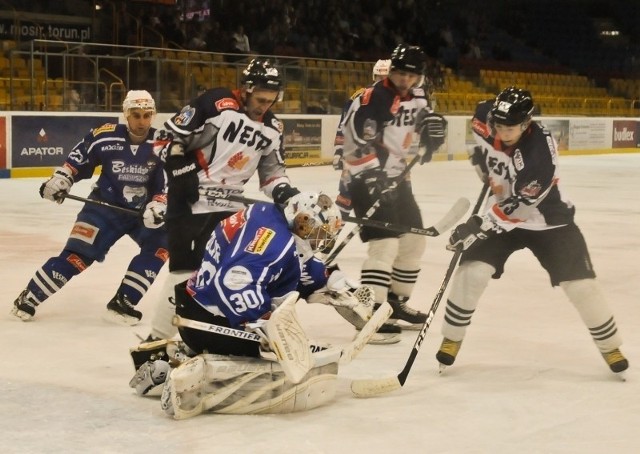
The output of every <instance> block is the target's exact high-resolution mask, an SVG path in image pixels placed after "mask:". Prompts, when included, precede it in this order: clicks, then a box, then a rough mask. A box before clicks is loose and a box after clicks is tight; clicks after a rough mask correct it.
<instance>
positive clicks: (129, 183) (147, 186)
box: [11, 90, 168, 325]
mask: <svg viewBox="0 0 640 454" xmlns="http://www.w3.org/2000/svg"><path fill="white" fill-rule="evenodd" d="M122 107H123V111H124V116H125V119H126V121H127V124H126V125H125V124H105V125H102V126H100V127H98V128H95V129H93V130H92V131H91V133H89V134H88V135H87V136H86V137H85V138H84V139H83V140H82V141H80V142H79V143H78V144H77V145H76V146H75V147H74V148H73V150H71V152H70V153H69V155H68V157H67V159H66V160H65V162H64V164H63V166H62V167H58V168H57V169H56V170H55V172H54V174H53V176H52V177H51V178H50V179H49V180H48V181H47V182H45V183H43V184H42V186H41V187H40V195H41V196H42V197H43V198H45V199H47V200H51V201H54V202H57V203H62V202H63V201H64V198H65V195H66V194H67V193H68V192H69V190H70V189H71V186H72V185H73V184H74V183H75V182H77V181H80V180H84V179H87V178H92V177H93V172H94V170H95V169H96V168H97V167H98V166H102V170H101V172H100V176H99V177H98V179H97V181H96V182H95V184H94V187H93V190H92V192H91V194H90V195H89V198H90V199H93V200H96V201H101V202H107V203H109V204H111V205H115V206H118V207H123V208H128V209H134V210H140V212H141V216H138V217H136V216H132V215H131V214H128V213H123V212H121V211H117V210H115V209H113V208H110V207H106V206H103V205H99V204H93V203H85V205H84V207H83V208H82V209H81V210H80V212H79V213H78V217H77V219H76V222H75V224H74V226H73V229H72V230H71V234H70V236H69V239H68V240H67V244H66V245H65V247H64V249H63V250H62V252H61V253H60V255H58V256H56V257H51V258H50V259H49V260H48V261H47V262H45V264H44V265H42V267H40V268H39V269H38V270H37V271H36V273H35V275H34V276H33V278H32V279H31V280H30V281H29V283H28V284H27V288H25V289H24V291H23V292H22V293H21V294H20V296H19V297H18V298H17V299H16V301H15V302H14V306H13V308H12V311H11V313H12V314H13V315H15V316H16V317H18V318H20V319H22V320H24V321H27V320H31V319H32V318H33V316H34V315H35V312H36V308H37V307H38V306H39V305H40V304H41V303H42V302H43V301H44V300H46V299H47V298H49V297H50V296H51V295H53V294H54V293H56V292H57V291H58V290H60V289H61V288H62V287H63V286H64V285H65V284H67V283H68V282H69V280H71V278H73V277H74V276H76V275H78V274H80V273H81V272H82V271H84V270H85V269H87V268H88V267H89V266H90V265H91V264H92V263H93V262H94V261H96V260H97V261H99V262H101V261H103V260H104V259H105V256H106V254H107V252H108V251H109V249H110V248H111V246H113V245H114V244H115V243H116V241H118V240H119V239H120V238H122V237H123V236H124V235H128V236H129V237H131V239H133V240H134V241H135V242H136V244H137V245H138V246H139V247H140V252H139V253H138V254H137V255H136V256H135V257H134V258H133V259H132V260H131V262H130V263H129V267H128V269H127V272H126V273H125V276H124V278H123V279H122V282H121V284H120V287H119V288H118V290H117V292H116V295H115V296H114V297H113V299H112V300H111V301H109V303H108V304H107V309H108V311H107V317H108V318H109V319H112V320H114V321H117V322H123V323H125V324H128V325H134V324H136V323H137V322H138V321H139V320H140V319H141V318H142V313H141V312H140V311H138V310H136V309H135V305H136V304H137V303H138V302H139V301H140V299H141V298H142V297H143V296H144V294H145V293H146V291H147V290H148V289H149V287H150V286H151V284H152V283H153V281H154V280H155V278H156V276H157V274H158V272H159V271H160V269H161V268H162V265H163V264H164V262H165V261H166V260H167V257H168V252H167V235H166V231H165V229H164V227H163V223H164V213H165V211H166V195H165V177H164V172H163V170H162V162H161V160H160V159H159V158H158V156H157V155H156V154H155V153H154V150H153V144H154V140H153V137H154V133H155V130H154V129H153V128H152V127H151V122H152V120H153V117H154V115H155V113H156V107H155V102H154V100H153V98H152V97H151V95H150V94H149V93H148V92H147V91H144V90H131V91H129V92H128V93H127V96H126V98H125V100H124V103H123V106H122Z"/></svg>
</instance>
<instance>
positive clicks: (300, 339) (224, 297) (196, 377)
mask: <svg viewBox="0 0 640 454" xmlns="http://www.w3.org/2000/svg"><path fill="white" fill-rule="evenodd" d="M340 226H341V221H340V212H339V210H338V209H337V208H336V206H335V204H334V202H333V201H332V200H331V198H330V197H329V196H327V195H326V194H317V193H302V194H300V195H299V197H298V198H297V199H296V201H293V199H292V200H291V201H290V203H288V204H287V205H286V206H285V207H284V208H283V207H282V206H281V205H277V204H272V203H263V202H259V203H256V204H254V205H250V206H249V207H248V208H246V209H244V210H242V211H239V212H237V213H235V214H233V215H232V216H230V217H228V218H226V219H224V220H223V221H222V222H220V223H219V224H218V226H217V227H216V228H215V229H214V231H213V233H212V234H211V237H210V239H209V241H208V243H207V245H206V250H205V253H204V258H203V260H202V263H201V265H200V267H199V269H198V270H197V272H195V273H194V274H193V275H192V276H191V277H190V278H189V279H188V281H186V282H183V283H181V284H178V285H177V286H176V288H175V292H176V314H177V317H176V320H175V323H176V324H177V325H178V326H179V327H180V328H179V329H180V335H181V337H182V340H183V341H184V344H186V348H183V351H185V352H187V353H188V355H187V356H190V357H191V358H190V359H186V358H185V357H184V356H183V357H181V358H179V357H178V356H174V357H173V358H171V361H172V364H171V366H173V367H175V366H177V367H176V368H175V369H173V370H170V365H169V363H168V362H167V361H164V360H163V359H154V360H150V361H148V362H145V363H143V364H142V365H141V366H140V367H139V368H138V370H137V372H136V375H135V376H134V378H133V379H132V380H131V382H130V386H131V387H134V388H136V391H137V392H138V393H139V394H140V395H147V394H148V393H149V392H150V390H151V389H153V388H155V387H157V386H159V385H162V384H163V382H164V380H165V378H167V376H168V377H169V379H168V381H167V382H166V383H165V384H164V389H163V395H162V400H161V402H162V406H163V409H164V410H165V411H166V412H167V413H169V414H171V415H172V416H174V417H176V418H178V419H183V418H186V417H190V416H195V415H197V414H199V413H201V412H203V411H207V410H208V411H213V412H221V413H285V412H291V411H299V410H307V409H310V408H314V407H315V406H318V405H321V404H323V403H325V402H327V401H328V400H330V399H331V398H332V397H333V395H334V394H335V378H336V374H337V371H338V362H337V361H338V359H339V357H340V353H339V352H337V351H336V350H335V349H331V348H328V347H326V346H325V347H320V348H314V349H311V348H310V345H309V340H308V339H307V337H306V335H305V333H304V329H303V328H302V326H301V325H300V323H299V321H298V320H297V316H296V313H295V310H294V305H295V303H296V301H297V300H298V298H303V299H305V300H307V302H309V303H324V304H331V305H335V306H341V307H349V308H351V309H352V310H357V307H359V306H364V307H363V309H365V311H368V312H369V313H370V311H371V308H372V306H373V301H372V295H373V292H372V291H371V290H370V289H366V290H365V291H364V292H362V291H361V290H363V288H359V289H357V290H355V292H352V290H351V289H349V288H348V285H347V284H346V281H347V279H346V277H345V276H344V275H343V274H342V272H341V271H340V270H333V272H331V270H328V269H327V268H326V267H325V265H324V264H323V262H322V261H320V260H319V259H317V258H316V257H315V256H314V252H316V251H319V252H321V251H324V250H325V249H327V248H330V247H331V246H332V243H333V242H334V240H335V237H336V235H337V234H338V232H339V230H340ZM339 281H342V283H341V284H340V282H339ZM356 295H357V296H356ZM161 342H162V341H158V343H161ZM165 342H166V341H165ZM285 353H286V354H285ZM164 358H165V359H167V357H164ZM176 358H179V359H176ZM180 363H182V364H180ZM219 396H224V398H222V399H218V397H219ZM294 402H295V404H294Z"/></svg>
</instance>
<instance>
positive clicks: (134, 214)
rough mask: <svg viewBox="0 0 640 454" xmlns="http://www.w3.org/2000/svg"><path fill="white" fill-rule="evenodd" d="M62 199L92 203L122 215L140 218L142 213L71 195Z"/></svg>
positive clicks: (65, 195) (66, 195)
mask: <svg viewBox="0 0 640 454" xmlns="http://www.w3.org/2000/svg"><path fill="white" fill-rule="evenodd" d="M63 198H65V199H71V200H77V201H78V202H85V203H92V204H94V205H100V206H103V207H107V208H111V209H113V210H117V211H121V212H123V213H127V214H131V215H133V216H141V215H142V213H141V212H140V211H138V210H134V209H133V208H125V207H121V206H118V205H113V204H111V203H109V202H103V201H102V200H95V199H87V198H84V197H78V196H77V195H73V194H64V195H63Z"/></svg>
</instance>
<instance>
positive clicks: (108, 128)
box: [91, 123, 118, 137]
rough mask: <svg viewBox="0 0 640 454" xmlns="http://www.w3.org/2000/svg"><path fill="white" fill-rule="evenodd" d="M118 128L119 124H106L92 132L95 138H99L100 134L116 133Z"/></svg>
mask: <svg viewBox="0 0 640 454" xmlns="http://www.w3.org/2000/svg"><path fill="white" fill-rule="evenodd" d="M117 127H118V125H117V124H113V123H106V124H104V125H102V126H99V127H97V128H94V129H93V131H91V132H92V134H93V137H97V136H99V135H100V134H106V133H111V132H114V131H115V130H116V128H117Z"/></svg>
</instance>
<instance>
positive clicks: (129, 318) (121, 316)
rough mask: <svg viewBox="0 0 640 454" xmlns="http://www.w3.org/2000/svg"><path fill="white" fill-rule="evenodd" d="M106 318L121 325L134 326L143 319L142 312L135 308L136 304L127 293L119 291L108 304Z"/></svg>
mask: <svg viewBox="0 0 640 454" xmlns="http://www.w3.org/2000/svg"><path fill="white" fill-rule="evenodd" d="M104 318H105V320H107V321H110V322H114V323H118V324H120V325H123V324H124V325H127V326H133V325H136V324H138V322H139V321H140V320H141V319H142V312H140V311H138V310H136V309H135V305H134V304H133V303H131V301H129V298H127V296H126V295H124V294H123V293H120V292H118V293H116V295H115V296H114V297H113V298H112V299H111V301H109V303H108V304H107V314H106V315H105V316H104Z"/></svg>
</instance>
